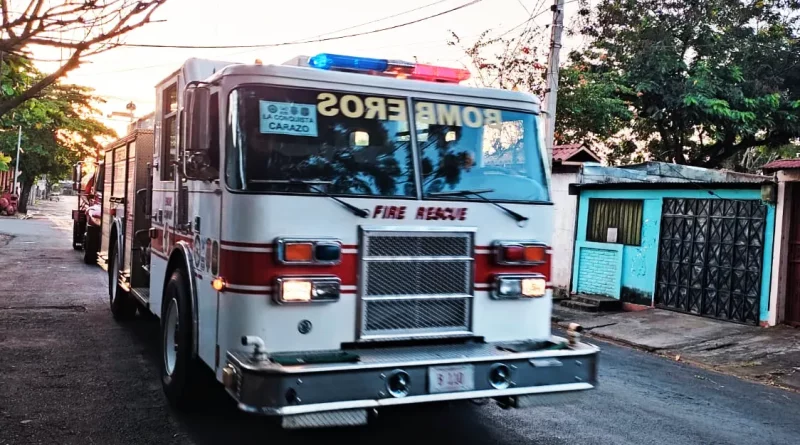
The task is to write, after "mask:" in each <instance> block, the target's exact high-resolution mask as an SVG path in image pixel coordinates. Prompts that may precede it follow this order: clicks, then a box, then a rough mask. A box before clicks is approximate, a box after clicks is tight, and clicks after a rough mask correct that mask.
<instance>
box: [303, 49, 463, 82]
mask: <svg viewBox="0 0 800 445" xmlns="http://www.w3.org/2000/svg"><path fill="white" fill-rule="evenodd" d="M308 65H309V66H311V67H312V68H317V69H321V70H331V71H352V72H359V73H365V74H374V75H382V76H395V77H399V78H407V79H416V80H424V81H428V82H444V83H459V82H463V81H465V80H467V79H469V77H470V73H469V71H468V70H465V69H460V68H449V67H446V66H435V65H425V64H421V63H412V62H405V61H402V60H388V59H373V58H369V57H355V56H343V55H340V54H328V53H321V54H317V55H316V56H313V57H310V58H309V59H308Z"/></svg>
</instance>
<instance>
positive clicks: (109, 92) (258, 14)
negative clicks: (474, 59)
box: [12, 0, 583, 136]
mask: <svg viewBox="0 0 800 445" xmlns="http://www.w3.org/2000/svg"><path fill="white" fill-rule="evenodd" d="M468 2H469V0H441V1H435V0H405V1H403V2H386V1H383V2H379V1H376V0H334V1H332V0H293V1H291V2H286V3H285V4H283V3H281V2H267V1H261V0H169V1H167V2H166V4H165V5H164V6H162V7H161V8H159V9H158V11H157V12H156V13H155V15H154V17H153V20H156V21H158V22H157V23H151V24H148V25H146V26H144V27H143V28H140V29H137V30H135V31H134V32H132V33H130V34H128V35H127V36H126V37H125V38H124V41H125V42H127V43H138V44H141V43H144V44H166V45H252V44H270V43H277V42H287V41H295V40H308V39H315V38H317V37H318V36H320V35H322V34H325V36H323V37H330V36H338V35H346V34H352V33H358V32H363V31H369V30H373V29H377V28H383V27H387V26H392V25H397V24H402V23H405V22H409V21H413V20H416V19H419V18H423V17H426V16H430V15H433V14H436V13H439V12H442V11H446V10H449V9H452V8H454V7H457V6H460V5H463V4H465V3H468ZM12 4H13V0H12ZM551 4H552V0H483V1H481V2H478V3H476V4H474V5H471V6H468V7H466V8H463V9H460V10H458V11H455V12H452V13H449V14H445V15H442V16H440V17H436V18H432V19H430V20H426V21H422V22H420V23H417V24H414V25H410V26H405V27H401V28H398V29H394V30H390V31H385V32H380V33H374V34H370V35H366V36H359V37H352V38H346V39H341V40H333V41H327V42H315V43H310V44H302V45H293V46H282V47H273V48H258V49H172V48H169V49H161V48H131V47H120V48H116V49H114V50H112V51H109V52H106V53H103V54H99V55H96V56H93V57H91V58H90V59H88V60H87V63H85V64H84V65H82V66H81V67H80V68H78V69H77V70H75V71H73V72H72V73H70V74H69V75H68V76H67V78H66V79H64V80H63V81H64V82H67V83H76V84H81V85H86V86H90V87H92V88H94V89H95V93H96V94H98V95H100V96H103V97H104V98H105V99H106V100H107V102H106V103H105V104H103V105H101V106H100V108H101V109H102V111H103V114H104V116H103V118H102V119H103V121H104V123H105V124H106V125H108V126H110V127H112V128H114V129H115V130H116V131H117V132H118V134H119V135H120V136H122V135H124V133H125V128H126V125H127V123H128V120H127V119H125V118H120V117H114V118H109V117H108V114H109V113H111V112H113V111H118V112H124V111H126V110H125V105H126V104H127V103H128V102H133V103H134V104H135V105H136V112H135V114H136V116H137V117H138V116H143V115H145V114H147V113H148V112H150V111H152V109H153V107H154V105H155V88H154V87H155V84H156V83H158V82H159V81H160V80H162V79H163V78H165V77H166V76H168V75H169V74H171V73H172V72H174V71H175V70H177V69H178V68H179V67H180V65H181V64H182V63H183V61H185V60H186V59H188V58H190V57H199V58H205V59H214V60H223V61H230V62H245V63H252V62H254V61H255V60H256V59H260V60H262V61H263V63H264V64H270V63H275V64H280V63H283V62H285V61H287V60H290V59H292V58H293V57H295V56H297V55H307V56H310V55H314V54H316V53H320V52H332V53H339V54H350V55H360V56H368V57H377V58H390V59H401V60H412V61H413V60H414V57H415V56H416V57H417V58H418V60H419V61H420V62H422V63H431V64H437V65H445V66H453V67H460V66H462V65H461V63H460V62H463V60H464V56H463V51H462V50H461V49H460V48H458V47H453V46H448V44H447V41H448V38H449V37H450V31H453V32H455V33H456V34H458V35H459V36H460V37H461V38H462V39H463V40H464V41H466V42H473V41H474V39H475V38H476V37H477V36H478V35H479V34H480V33H481V32H483V31H485V30H486V29H489V28H491V29H493V30H496V32H497V33H503V32H506V31H508V30H511V29H512V28H515V27H517V26H518V25H521V24H523V22H525V21H526V20H527V19H528V18H529V17H530V16H531V15H533V16H535V19H534V23H535V24H536V25H537V26H541V27H545V26H546V25H548V24H549V23H550V22H551V21H552V13H551V12H550V6H551ZM577 5H578V4H577V2H576V1H575V0H566V6H565V10H566V13H565V24H568V23H569V22H570V20H571V19H572V18H573V17H574V16H575V15H576V13H577V7H578V6H577ZM415 8H422V9H419V10H417V11H414V12H410V13H408V14H403V15H400V16H396V17H393V18H387V19H386V20H380V21H377V22H375V21H376V20H379V19H382V18H386V17H389V16H392V15H395V14H399V13H402V12H404V11H409V10H412V9H415ZM355 25H362V26H358V27H355ZM351 27H352V28H351ZM344 28H351V29H347V30H343V29H344ZM518 29H519V30H521V29H522V28H521V27H520V28H518ZM339 30H342V31H340V32H336V33H332V32H334V31H339ZM546 34H547V35H549V30H548V31H547V32H546ZM511 35H513V34H509V37H510V36H511ZM582 43H583V42H582V40H581V39H580V38H569V37H567V36H566V35H565V36H564V48H563V49H562V60H563V57H564V55H565V54H566V51H569V50H570V49H572V48H575V47H577V46H580V45H581V44H582ZM35 54H36V56H37V57H41V58H55V59H58V58H59V57H60V55H59V52H55V53H54V52H52V51H50V52H47V54H46V55H45V53H44V52H43V51H36V52H35ZM543 54H546V51H543ZM65 56H66V54H65ZM542 62H543V63H544V62H546V60H542ZM37 65H39V67H40V68H41V69H43V70H54V69H55V68H56V66H55V65H54V64H51V63H44V62H43V63H38V64H37Z"/></svg>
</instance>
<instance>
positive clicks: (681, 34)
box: [559, 0, 800, 167]
mask: <svg viewBox="0 0 800 445" xmlns="http://www.w3.org/2000/svg"><path fill="white" fill-rule="evenodd" d="M799 7H800V1H798V0H772V1H762V0H759V1H755V2H753V1H747V2H745V1H741V0H685V1H664V0H602V1H601V2H600V3H599V5H598V6H597V9H596V11H595V14H594V16H593V17H592V20H591V22H590V25H589V26H586V27H585V28H584V33H585V34H586V35H588V36H590V37H591V38H593V39H594V40H593V43H592V44H591V47H590V48H589V49H588V50H587V51H584V52H583V53H582V54H580V55H576V56H575V57H574V58H573V59H574V61H575V63H583V64H585V66H587V67H589V69H590V70H591V71H592V72H595V73H611V74H612V75H613V76H615V78H617V79H619V82H620V83H621V85H623V86H624V87H625V89H621V90H619V91H616V90H614V91H615V93H616V94H614V96H612V97H618V98H623V99H626V100H627V99H630V103H631V104H632V106H633V108H634V110H635V119H634V121H633V124H632V125H631V127H630V134H631V136H632V137H633V138H634V139H635V140H637V141H639V142H641V143H644V144H645V145H644V149H645V151H646V152H647V153H648V154H649V156H650V157H651V158H653V159H658V160H666V161H672V162H676V163H681V164H693V165H700V166H705V167H718V166H720V165H721V164H722V163H723V162H725V161H726V160H729V159H731V158H732V157H735V156H737V155H741V154H742V153H743V152H745V151H747V150H748V149H752V148H756V147H764V148H766V149H768V150H772V149H778V148H779V147H783V146H786V145H787V144H789V143H791V141H792V139H794V138H797V137H800V70H798V69H797V67H798V66H800V27H799V26H798V8H799ZM627 90H632V91H635V92H636V95H635V96H633V97H632V98H631V97H630V95H626V93H627V92H628V91H627ZM559 105H561V98H560V97H559ZM627 150H628V151H630V147H629V148H628V149H627ZM618 154H622V155H626V154H629V153H627V152H625V150H623V153H618Z"/></svg>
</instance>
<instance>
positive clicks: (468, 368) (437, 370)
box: [428, 365, 475, 393]
mask: <svg viewBox="0 0 800 445" xmlns="http://www.w3.org/2000/svg"><path fill="white" fill-rule="evenodd" d="M473 389H475V367H473V366H472V365H457V366H438V367H431V368H428V390H429V391H430V392H431V393H441V392H457V391H471V390H473Z"/></svg>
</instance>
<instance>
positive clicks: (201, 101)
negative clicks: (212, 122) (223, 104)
mask: <svg viewBox="0 0 800 445" xmlns="http://www.w3.org/2000/svg"><path fill="white" fill-rule="evenodd" d="M210 102H211V91H210V90H209V89H208V88H205V87H194V88H188V89H187V90H186V91H185V92H184V93H183V103H184V110H186V111H185V116H186V145H185V146H184V147H185V148H186V150H187V151H207V150H208V149H209V148H210V145H211V144H210V139H211V138H210V134H209V131H208V130H209V122H208V111H209V110H208V109H209V104H210Z"/></svg>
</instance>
